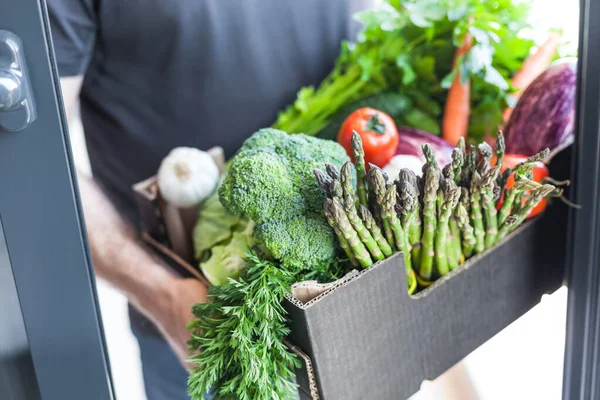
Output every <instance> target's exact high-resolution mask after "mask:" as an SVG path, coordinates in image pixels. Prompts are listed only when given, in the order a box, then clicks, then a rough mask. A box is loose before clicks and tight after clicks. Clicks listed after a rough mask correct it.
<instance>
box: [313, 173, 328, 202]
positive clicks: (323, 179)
mask: <svg viewBox="0 0 600 400" xmlns="http://www.w3.org/2000/svg"><path fill="white" fill-rule="evenodd" d="M313 173H314V174H315V178H316V179H317V184H318V185H319V187H320V188H321V189H323V190H324V191H325V193H327V195H329V185H330V184H331V181H332V179H331V177H330V176H329V175H327V174H326V173H325V172H323V171H321V170H320V169H318V168H315V169H313Z"/></svg>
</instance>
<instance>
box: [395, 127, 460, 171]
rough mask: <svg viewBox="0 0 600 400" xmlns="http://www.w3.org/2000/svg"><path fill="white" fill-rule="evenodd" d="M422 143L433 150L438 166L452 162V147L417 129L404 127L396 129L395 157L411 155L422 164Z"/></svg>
mask: <svg viewBox="0 0 600 400" xmlns="http://www.w3.org/2000/svg"><path fill="white" fill-rule="evenodd" d="M424 143H428V144H429V145H430V146H431V147H432V148H433V150H434V152H435V157H436V159H437V162H438V163H439V164H441V165H446V164H448V163H449V162H450V161H452V149H453V147H452V146H451V145H450V143H448V142H446V141H445V140H444V139H442V138H439V137H437V136H434V135H432V134H430V133H427V132H425V131H421V130H419V129H414V128H410V127H406V126H400V127H398V148H397V149H396V154H397V155H411V156H414V157H418V158H419V159H420V160H421V162H422V163H424V162H425V157H424V156H423V153H422V152H421V146H423V144H424ZM422 163H421V164H422Z"/></svg>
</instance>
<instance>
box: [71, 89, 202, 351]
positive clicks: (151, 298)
mask: <svg viewBox="0 0 600 400" xmlns="http://www.w3.org/2000/svg"><path fill="white" fill-rule="evenodd" d="M81 83H82V78H81V77H67V78H61V86H62V92H63V101H64V105H65V111H66V113H67V118H69V117H71V116H72V113H73V111H74V107H75V105H76V102H77V99H78V97H79V90H80V88H81ZM78 181H79V190H80V193H81V198H82V203H83V209H84V215H85V222H86V226H87V231H88V239H89V244H90V248H91V251H92V258H93V262H94V269H95V271H96V274H97V276H99V277H100V278H102V279H105V280H107V281H108V282H110V283H111V284H113V285H114V286H116V287H117V288H118V289H120V290H121V291H122V292H123V293H124V294H125V295H126V296H127V298H128V299H129V301H130V302H131V303H132V304H133V305H135V306H136V307H137V308H138V309H139V310H140V311H142V312H143V313H144V314H145V315H146V316H147V317H148V318H150V319H151V320H152V321H153V322H154V323H155V324H156V325H157V326H158V327H159V329H160V330H161V331H162V333H163V334H164V336H165V337H166V338H167V340H168V341H169V343H170V344H171V346H172V347H173V349H174V350H175V351H176V353H177V355H178V356H179V357H180V359H181V360H186V359H187V358H188V352H187V344H186V342H187V340H188V339H189V332H188V331H187V330H186V325H187V322H188V321H189V320H190V319H191V318H192V314H191V305H192V304H194V303H199V302H203V301H206V292H207V289H206V287H205V286H204V285H202V284H201V283H200V282H198V281H197V280H195V279H181V278H178V277H176V276H174V275H173V274H171V273H170V272H169V271H168V270H167V269H166V268H165V267H164V265H163V264H162V263H161V262H160V261H159V260H158V259H157V258H155V257H154V256H153V255H152V254H151V253H150V252H149V251H148V250H147V249H146V248H145V246H144V245H143V244H142V243H141V242H140V241H139V240H138V238H137V235H136V234H135V231H134V230H133V228H132V227H131V226H130V225H129V224H128V223H127V222H126V221H125V220H124V219H123V218H121V216H120V215H119V213H118V212H117V210H116V209H115V207H114V206H113V204H112V203H111V202H110V201H109V200H108V198H107V197H106V195H105V194H104V193H103V192H102V190H101V189H100V187H99V186H98V185H97V184H96V183H95V182H94V181H93V180H92V179H91V178H90V177H88V176H85V175H84V174H78Z"/></svg>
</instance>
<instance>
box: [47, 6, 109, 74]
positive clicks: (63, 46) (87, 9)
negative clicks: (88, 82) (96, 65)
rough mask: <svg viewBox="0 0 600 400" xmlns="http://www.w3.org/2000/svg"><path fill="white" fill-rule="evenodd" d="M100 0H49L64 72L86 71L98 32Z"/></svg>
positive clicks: (51, 18) (51, 25)
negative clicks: (98, 5)
mask: <svg viewBox="0 0 600 400" xmlns="http://www.w3.org/2000/svg"><path fill="white" fill-rule="evenodd" d="M97 1H99V0H48V15H49V18H50V27H51V30H52V41H53V42H54V52H55V53H56V60H57V64H58V71H59V74H60V76H77V75H84V74H85V71H86V70H87V67H88V65H89V62H90V59H91V56H92V52H93V48H94V43H95V40H96V32H97V15H96V6H95V3H96V2H97Z"/></svg>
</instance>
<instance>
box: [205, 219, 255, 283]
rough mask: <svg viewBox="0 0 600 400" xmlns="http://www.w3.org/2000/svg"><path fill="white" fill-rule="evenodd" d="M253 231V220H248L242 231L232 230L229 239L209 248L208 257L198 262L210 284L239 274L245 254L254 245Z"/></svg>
mask: <svg viewBox="0 0 600 400" xmlns="http://www.w3.org/2000/svg"><path fill="white" fill-rule="evenodd" d="M253 232H254V222H252V221H248V222H247V224H246V226H245V227H244V229H243V230H242V231H233V233H232V235H231V238H230V239H229V240H227V241H225V242H223V243H221V244H218V245H215V246H213V247H212V248H211V251H210V257H209V258H208V259H207V260H206V261H203V262H201V263H200V269H201V270H202V273H203V274H204V277H206V279H207V280H208V281H209V282H210V283H211V284H212V285H224V284H226V283H228V282H229V279H235V278H237V277H238V276H240V274H241V273H242V270H243V268H244V267H245V265H246V255H247V254H248V251H250V249H251V248H252V246H254V238H253V236H252V234H253Z"/></svg>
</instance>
